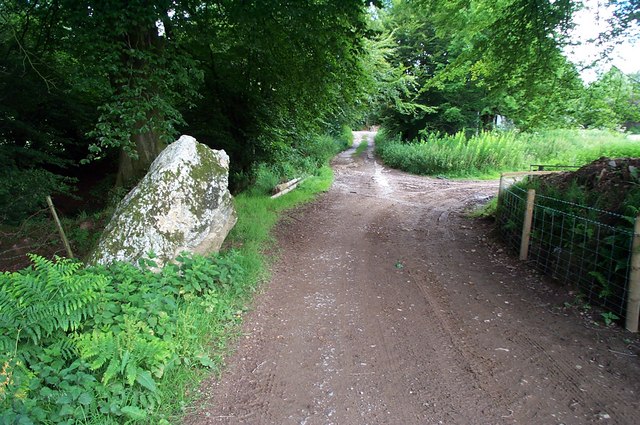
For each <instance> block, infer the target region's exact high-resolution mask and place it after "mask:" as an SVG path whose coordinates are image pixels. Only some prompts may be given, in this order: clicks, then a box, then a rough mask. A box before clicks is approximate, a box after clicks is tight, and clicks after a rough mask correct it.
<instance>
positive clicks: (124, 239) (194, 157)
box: [88, 136, 237, 266]
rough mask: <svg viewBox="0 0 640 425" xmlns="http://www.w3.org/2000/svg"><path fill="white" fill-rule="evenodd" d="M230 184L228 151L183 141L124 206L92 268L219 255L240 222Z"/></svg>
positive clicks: (106, 233) (155, 166)
mask: <svg viewBox="0 0 640 425" xmlns="http://www.w3.org/2000/svg"><path fill="white" fill-rule="evenodd" d="M228 179H229V157H228V156H227V154H226V153H225V152H224V151H223V150H220V151H217V150H212V149H210V148H209V147H207V146H205V145H203V144H201V143H198V142H197V141H196V140H195V139H194V138H193V137H191V136H182V137H180V139H178V140H177V141H176V142H174V143H172V144H170V145H169V146H168V147H167V148H166V149H165V150H163V151H162V153H161V154H160V155H159V156H158V157H157V158H156V160H155V161H154V162H153V163H152V164H151V167H150V169H149V172H148V173H147V175H146V176H145V177H144V178H143V179H142V180H141V181H140V183H138V185H137V186H136V187H135V188H134V189H133V190H132V191H131V192H129V194H128V195H127V196H126V197H125V198H124V199H123V200H122V202H121V203H120V205H119V206H118V208H117V209H116V212H115V214H114V216H113V218H112V219H111V221H110V222H109V225H108V226H107V228H106V229H105V231H104V233H103V235H102V237H101V238H100V241H99V242H98V244H97V247H96V249H95V250H94V252H93V254H92V255H91V257H90V258H89V261H88V262H89V263H90V264H110V263H112V262H114V261H126V262H130V263H134V264H137V261H138V259H140V258H141V257H147V256H148V254H149V253H150V252H153V253H154V254H155V255H156V257H157V258H156V262H157V263H158V265H159V266H160V265H162V264H165V263H166V262H168V261H171V260H172V259H174V258H175V257H176V256H177V255H178V254H180V253H181V252H183V251H189V252H194V253H199V254H204V253H208V252H214V251H218V250H219V249H220V246H221V245H222V242H223V241H224V239H225V237H226V236H227V234H228V233H229V231H230V230H231V228H233V226H234V225H235V223H236V220H237V216H236V213H235V209H234V207H233V202H232V198H231V194H230V193H229V190H228Z"/></svg>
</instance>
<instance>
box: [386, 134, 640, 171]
mask: <svg viewBox="0 0 640 425" xmlns="http://www.w3.org/2000/svg"><path fill="white" fill-rule="evenodd" d="M376 153H377V154H378V155H379V156H380V158H381V159H382V161H383V162H384V163H385V164H387V165H388V166H390V167H393V168H398V169H401V170H404V171H408V172H411V173H414V174H423V175H444V176H448V177H479V178H494V177H497V176H498V175H499V173H500V172H504V171H519V170H528V169H529V166H530V165H531V164H548V165H576V166H580V165H584V164H586V163H588V162H591V161H593V160H595V159H598V158H600V157H602V156H606V157H612V158H615V157H638V156H640V142H638V141H632V140H629V139H626V138H625V136H624V135H622V134H620V133H615V132H610V131H604V130H546V131H541V132H535V133H517V132H505V131H494V132H484V133H480V134H478V135H476V136H472V137H467V136H465V134H464V133H462V132H461V133H457V134H454V135H440V134H437V133H427V132H424V133H422V134H421V135H420V137H419V138H418V139H416V140H413V141H410V142H403V141H401V140H400V139H398V138H390V137H389V136H388V135H387V134H386V133H385V132H384V131H382V132H380V133H378V136H377V137H376Z"/></svg>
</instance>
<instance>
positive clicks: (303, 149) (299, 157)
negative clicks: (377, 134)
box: [250, 127, 353, 195]
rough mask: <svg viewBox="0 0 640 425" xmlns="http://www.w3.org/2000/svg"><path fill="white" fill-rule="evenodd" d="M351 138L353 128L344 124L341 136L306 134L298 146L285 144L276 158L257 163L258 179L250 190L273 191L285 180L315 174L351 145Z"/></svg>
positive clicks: (257, 192)
mask: <svg viewBox="0 0 640 425" xmlns="http://www.w3.org/2000/svg"><path fill="white" fill-rule="evenodd" d="M347 132H348V133H347ZM352 140H353V134H352V132H351V130H350V129H348V128H347V127H344V128H343V130H342V133H341V134H340V136H339V137H331V136H328V135H324V136H315V137H307V138H305V141H304V142H302V143H300V144H299V145H298V146H296V147H292V148H286V147H283V148H282V151H281V152H280V153H279V154H278V158H277V159H278V160H277V161H276V162H274V163H271V164H269V163H261V164H258V165H257V166H256V167H255V171H254V176H255V181H254V184H253V185H252V187H251V189H250V190H251V191H252V192H253V193H255V194H263V195H264V194H271V192H272V191H273V189H274V188H275V187H276V185H278V184H280V183H282V182H284V181H287V180H291V179H294V178H297V177H305V176H309V175H313V174H315V173H317V172H318V170H319V169H320V167H322V166H323V165H324V164H326V163H327V162H328V161H329V159H331V158H332V157H333V156H334V155H335V154H337V153H338V152H340V151H341V150H344V149H345V146H346V145H348V146H351V144H352Z"/></svg>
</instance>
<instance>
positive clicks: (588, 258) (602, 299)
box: [497, 185, 634, 317]
mask: <svg viewBox="0 0 640 425" xmlns="http://www.w3.org/2000/svg"><path fill="white" fill-rule="evenodd" d="M526 200H527V191H526V190H525V189H523V188H521V187H519V186H515V185H511V186H508V187H501V190H500V201H499V206H498V214H497V220H498V226H499V229H500V231H501V233H502V235H503V237H504V239H505V241H506V242H507V244H508V245H509V246H510V247H512V248H513V249H514V250H519V249H520V247H521V242H522V238H523V236H524V235H523V225H524V221H525V210H526ZM633 223H634V218H631V217H624V216H620V215H618V214H613V213H610V212H607V211H603V210H598V209H595V208H591V207H588V206H584V205H578V204H574V203H571V202H567V201H564V200H562V199H556V198H550V197H546V196H543V195H536V196H535V201H534V204H533V214H532V217H531V232H530V234H529V235H528V236H529V238H530V240H529V244H528V255H527V261H529V262H530V263H531V264H533V265H535V267H536V268H538V269H540V270H541V271H542V272H544V273H545V274H547V275H549V276H552V277H553V278H555V279H558V280H560V281H563V282H567V283H572V284H575V285H576V286H577V287H578V288H579V289H580V292H581V294H582V296H583V297H584V301H585V302H588V303H589V304H594V305H600V306H602V307H603V308H605V309H606V310H608V311H610V312H612V313H614V314H616V315H618V316H619V317H624V316H625V314H626V308H627V297H628V295H629V287H628V282H629V273H630V270H631V254H632V251H633V250H632V241H633V233H634V232H633Z"/></svg>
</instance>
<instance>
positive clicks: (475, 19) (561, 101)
mask: <svg viewBox="0 0 640 425" xmlns="http://www.w3.org/2000/svg"><path fill="white" fill-rule="evenodd" d="M391 3H392V4H391V6H390V7H388V8H387V9H386V10H385V11H383V12H382V13H381V20H382V22H383V25H384V27H385V29H386V31H387V33H388V34H390V37H392V38H393V40H394V42H393V43H392V45H391V46H390V47H389V51H388V52H386V57H387V58H388V61H389V62H390V63H391V64H393V66H394V67H395V68H396V69H397V70H400V71H401V73H402V74H404V75H405V76H406V78H405V81H406V84H405V88H404V90H401V91H396V96H395V99H397V100H398V101H395V102H390V101H388V100H387V101H385V105H384V106H382V107H381V108H380V110H379V111H378V114H377V118H378V120H379V121H380V123H382V125H383V126H384V127H385V128H386V129H387V130H388V131H389V132H390V133H391V136H395V135H397V134H400V135H401V136H402V138H403V139H404V140H412V139H414V138H416V137H417V136H418V134H419V131H421V130H426V131H431V132H444V133H448V134H454V133H456V132H458V131H463V130H465V129H473V130H475V131H481V130H489V129H492V128H493V127H494V126H495V119H496V116H497V115H502V116H507V117H509V119H510V120H512V121H513V122H514V123H515V124H516V126H518V127H519V128H523V129H530V128H536V127H541V126H547V127H549V126H567V125H575V112H576V110H577V109H578V99H579V98H580V96H581V94H582V83H581V81H580V79H579V76H578V72H577V71H576V69H575V67H574V66H573V65H572V64H570V63H569V62H568V61H567V59H566V58H565V57H564V56H563V55H562V52H561V47H562V46H563V44H564V43H565V38H564V37H565V34H566V31H567V29H568V28H569V27H570V21H571V16H572V13H573V11H574V10H575V8H576V6H577V2H575V1H572V0H563V1H556V2H541V3H539V4H538V3H535V2H531V1H528V0H501V1H498V2H496V1H485V0H477V1H475V0H474V1H429V2H427V1H405V0H396V1H393V2H391ZM409 78H410V81H409V80H408V79H409ZM381 80H383V79H381ZM382 86H383V87H384V84H383V85H382ZM408 105H411V107H410V108H407V107H406V106H408Z"/></svg>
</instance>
